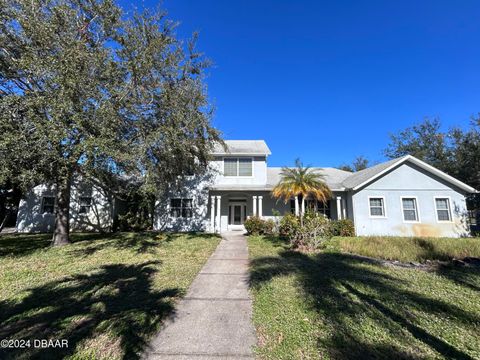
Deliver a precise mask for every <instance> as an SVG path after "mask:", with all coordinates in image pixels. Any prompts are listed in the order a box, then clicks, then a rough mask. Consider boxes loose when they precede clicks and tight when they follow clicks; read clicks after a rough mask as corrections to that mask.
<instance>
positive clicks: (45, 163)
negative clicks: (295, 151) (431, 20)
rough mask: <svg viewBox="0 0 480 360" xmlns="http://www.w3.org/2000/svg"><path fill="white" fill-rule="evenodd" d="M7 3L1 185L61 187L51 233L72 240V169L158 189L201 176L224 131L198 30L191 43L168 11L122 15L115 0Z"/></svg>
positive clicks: (0, 82) (0, 86)
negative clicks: (209, 91)
mask: <svg viewBox="0 0 480 360" xmlns="http://www.w3.org/2000/svg"><path fill="white" fill-rule="evenodd" d="M0 9H1V10H0V28H1V31H0V49H1V51H0V133H1V134H2V136H1V137H0V184H1V183H5V182H7V181H11V182H13V183H15V184H19V185H20V186H22V187H23V188H29V187H31V186H33V185H36V184H38V183H40V182H45V181H48V182H55V183H57V190H58V194H57V198H58V206H57V208H58V211H57V219H56V220H57V221H56V224H57V225H58V224H60V225H62V227H61V228H58V227H57V229H56V231H55V234H58V233H59V231H60V230H61V231H62V232H63V233H64V235H66V238H65V240H68V217H69V214H68V208H69V202H70V187H69V184H70V182H71V181H72V177H73V176H75V175H76V174H82V175H83V176H86V177H87V178H101V179H103V178H105V177H107V176H106V175H110V177H113V175H119V174H121V175H133V176H135V177H138V178H141V179H142V181H141V182H140V184H139V188H140V191H141V192H142V193H143V194H149V195H151V196H155V195H157V194H158V192H159V191H163V190H165V189H166V188H167V187H168V186H169V185H170V184H172V183H174V182H175V181H176V180H177V179H178V178H179V177H180V178H181V177H182V176H183V175H185V174H186V173H187V172H192V171H193V172H194V173H196V174H197V173H198V174H200V173H202V172H203V171H205V168H206V165H207V160H208V158H209V156H210V150H211V148H212V146H213V144H214V143H215V142H217V141H220V138H219V133H218V131H217V130H216V129H215V128H213V127H212V126H211V123H210V121H211V117H212V113H213V108H212V106H210V104H209V102H208V98H207V95H206V87H205V84H204V71H205V69H206V68H207V67H208V66H209V62H208V61H207V60H206V59H205V58H204V57H203V56H201V54H199V53H198V52H196V50H195V41H196V35H194V36H193V38H192V40H191V41H189V42H188V43H187V45H186V46H185V43H184V42H183V41H181V40H179V39H177V38H176V37H175V32H174V23H173V22H171V21H168V20H167V19H165V16H164V14H163V13H161V12H158V13H150V12H148V11H144V12H141V13H140V12H137V13H134V14H133V15H132V16H128V17H126V16H124V14H123V13H122V10H121V8H120V7H119V6H117V5H116V4H115V2H114V1H113V0H92V1H80V2H79V1H76V0H56V1H28V0H1V2H0ZM99 174H101V175H102V176H99ZM59 215H60V216H59ZM57 230H58V231H57ZM65 232H66V233H67V234H65Z"/></svg>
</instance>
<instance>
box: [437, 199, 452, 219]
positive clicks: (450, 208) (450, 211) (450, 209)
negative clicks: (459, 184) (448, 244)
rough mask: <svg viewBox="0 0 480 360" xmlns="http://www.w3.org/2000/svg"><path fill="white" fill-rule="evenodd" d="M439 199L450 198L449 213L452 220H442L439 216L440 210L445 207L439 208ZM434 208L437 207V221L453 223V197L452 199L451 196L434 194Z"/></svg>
mask: <svg viewBox="0 0 480 360" xmlns="http://www.w3.org/2000/svg"><path fill="white" fill-rule="evenodd" d="M437 199H447V200H448V213H449V215H450V220H440V219H439V218H438V210H444V209H437ZM433 208H434V209H435V219H437V223H453V213H452V199H451V197H450V196H434V197H433Z"/></svg>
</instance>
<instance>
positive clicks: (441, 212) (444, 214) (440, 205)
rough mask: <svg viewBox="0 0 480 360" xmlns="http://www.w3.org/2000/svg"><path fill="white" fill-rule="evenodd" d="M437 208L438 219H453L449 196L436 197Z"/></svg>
mask: <svg viewBox="0 0 480 360" xmlns="http://www.w3.org/2000/svg"><path fill="white" fill-rule="evenodd" d="M435 210H436V211H437V220H438V221H452V211H451V209H450V199H449V198H440V197H438V198H435Z"/></svg>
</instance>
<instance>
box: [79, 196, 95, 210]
mask: <svg viewBox="0 0 480 360" xmlns="http://www.w3.org/2000/svg"><path fill="white" fill-rule="evenodd" d="M79 203H80V208H79V209H78V213H79V214H88V213H89V212H90V209H91V208H92V198H91V197H90V196H80V198H79Z"/></svg>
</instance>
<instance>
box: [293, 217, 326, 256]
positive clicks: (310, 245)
mask: <svg viewBox="0 0 480 360" xmlns="http://www.w3.org/2000/svg"><path fill="white" fill-rule="evenodd" d="M331 237H332V230H331V224H330V220H328V219H327V218H326V217H325V216H323V215H322V214H317V213H312V214H305V216H304V218H303V226H299V227H298V228H297V229H296V230H295V232H294V234H293V236H292V237H291V238H290V242H291V244H292V246H293V247H295V248H299V249H306V250H310V251H311V250H316V249H318V248H319V247H320V246H321V245H322V243H323V242H324V241H326V240H328V239H330V238H331Z"/></svg>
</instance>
